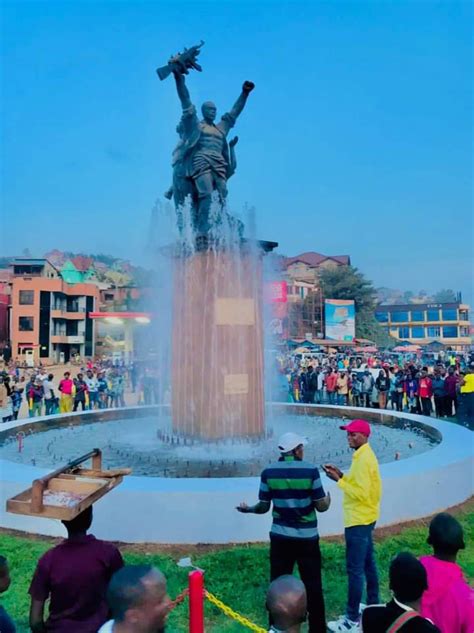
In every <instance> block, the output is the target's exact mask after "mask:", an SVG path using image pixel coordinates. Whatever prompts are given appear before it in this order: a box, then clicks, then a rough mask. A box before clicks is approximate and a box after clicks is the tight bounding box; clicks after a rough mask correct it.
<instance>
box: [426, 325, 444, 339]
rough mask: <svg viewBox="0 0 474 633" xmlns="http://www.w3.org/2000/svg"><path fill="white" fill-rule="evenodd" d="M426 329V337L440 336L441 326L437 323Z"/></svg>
mask: <svg viewBox="0 0 474 633" xmlns="http://www.w3.org/2000/svg"><path fill="white" fill-rule="evenodd" d="M426 329H427V332H428V334H427V336H428V338H439V337H440V336H441V328H440V327H439V326H437V325H434V326H432V327H428V328H426Z"/></svg>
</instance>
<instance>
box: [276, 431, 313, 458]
mask: <svg viewBox="0 0 474 633" xmlns="http://www.w3.org/2000/svg"><path fill="white" fill-rule="evenodd" d="M307 443H308V438H307V437H302V436H301V435H298V434H297V433H292V432H291V431H290V432H289V433H283V435H282V436H281V437H280V439H279V440H278V448H279V450H280V451H281V452H282V453H289V452H290V451H292V450H294V449H295V448H296V447H297V446H300V445H301V444H302V445H303V446H306V444H307Z"/></svg>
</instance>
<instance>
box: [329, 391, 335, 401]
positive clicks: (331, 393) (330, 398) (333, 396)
mask: <svg viewBox="0 0 474 633" xmlns="http://www.w3.org/2000/svg"><path fill="white" fill-rule="evenodd" d="M328 399H329V404H336V392H335V391H328Z"/></svg>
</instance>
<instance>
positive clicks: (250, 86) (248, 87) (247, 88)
mask: <svg viewBox="0 0 474 633" xmlns="http://www.w3.org/2000/svg"><path fill="white" fill-rule="evenodd" d="M254 88H255V84H254V83H253V81H244V85H243V86H242V90H243V92H245V93H246V94H249V93H250V92H252V90H253V89H254Z"/></svg>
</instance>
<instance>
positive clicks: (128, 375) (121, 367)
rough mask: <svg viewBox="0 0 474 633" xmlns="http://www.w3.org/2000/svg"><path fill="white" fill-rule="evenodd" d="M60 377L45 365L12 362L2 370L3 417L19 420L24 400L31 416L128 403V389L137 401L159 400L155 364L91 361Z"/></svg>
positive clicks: (0, 403) (0, 417) (0, 398)
mask: <svg viewBox="0 0 474 633" xmlns="http://www.w3.org/2000/svg"><path fill="white" fill-rule="evenodd" d="M74 373H75V375H74V376H73V374H72V372H71V371H70V370H67V371H65V372H64V373H63V376H62V378H60V379H57V378H56V377H55V375H54V374H53V373H51V371H50V370H48V369H47V368H45V367H38V368H36V369H28V368H23V367H20V366H19V365H18V364H17V363H15V362H13V361H12V362H10V363H9V364H8V366H7V367H6V368H4V369H3V370H2V371H0V421H3V422H9V421H12V420H17V419H18V416H19V413H20V410H21V407H22V403H23V401H26V403H27V410H28V416H29V417H37V416H41V415H52V414H56V413H69V412H71V411H92V410H95V409H106V408H111V407H112V408H115V407H124V406H126V404H127V403H126V401H125V391H126V389H127V390H130V391H131V392H132V393H137V395H138V398H136V400H137V402H138V404H157V403H158V401H159V393H158V377H157V372H156V370H155V369H154V368H153V367H142V366H139V365H137V364H136V363H130V364H129V365H125V364H123V363H115V364H114V363H112V362H111V361H100V360H95V361H89V362H87V363H85V364H84V367H81V368H80V370H79V371H75V372H74Z"/></svg>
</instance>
